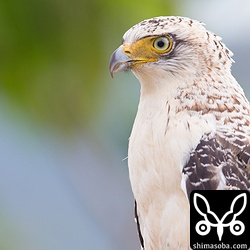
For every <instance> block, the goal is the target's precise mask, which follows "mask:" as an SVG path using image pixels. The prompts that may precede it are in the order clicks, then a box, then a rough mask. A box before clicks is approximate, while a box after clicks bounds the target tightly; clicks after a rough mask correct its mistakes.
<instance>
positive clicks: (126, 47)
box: [109, 16, 232, 82]
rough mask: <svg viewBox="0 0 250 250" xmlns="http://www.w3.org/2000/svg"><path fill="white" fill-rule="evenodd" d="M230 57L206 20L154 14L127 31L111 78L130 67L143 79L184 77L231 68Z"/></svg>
mask: <svg viewBox="0 0 250 250" xmlns="http://www.w3.org/2000/svg"><path fill="white" fill-rule="evenodd" d="M231 56H232V53H231V51H230V50H228V49H227V48H226V46H225V45H224V44H223V43H222V42H221V38H220V37H218V36H216V35H215V34H214V33H212V32H210V31H207V30H206V29H205V28H204V25H203V23H201V22H199V21H196V20H193V19H190V18H186V17H174V16H167V17H155V18H151V19H147V20H144V21H142V22H140V23H138V24H136V25H134V26H133V27H132V28H130V29H129V30H128V31H127V32H126V33H125V34H124V36H123V44H122V45H121V46H120V47H119V48H118V49H116V50H115V51H114V53H113V54H112V56H111V59H110V68H109V69H110V73H111V76H112V77H113V75H114V73H115V72H119V71H129V70H131V71H132V72H133V73H134V74H135V76H136V77H137V78H138V79H139V80H142V81H143V80H145V79H147V78H151V77H152V76H153V77H154V78H157V77H160V78H164V79H166V78H167V77H168V76H169V77H173V76H174V77H175V76H177V77H178V78H179V79H180V77H181V78H182V79H183V78H186V77H190V76H197V75H202V74H204V72H206V73H207V72H209V71H211V69H212V70H216V68H217V69H219V70H220V69H225V70H230V68H231V63H232V59H231ZM156 80H157V79H156ZM142 81H141V82H142Z"/></svg>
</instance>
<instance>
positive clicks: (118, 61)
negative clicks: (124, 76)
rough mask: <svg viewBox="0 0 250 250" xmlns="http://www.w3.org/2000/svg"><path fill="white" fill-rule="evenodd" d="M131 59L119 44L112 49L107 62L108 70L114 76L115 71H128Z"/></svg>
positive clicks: (131, 62)
mask: <svg viewBox="0 0 250 250" xmlns="http://www.w3.org/2000/svg"><path fill="white" fill-rule="evenodd" d="M133 62H134V61H133V59H132V58H130V57H129V56H128V55H126V54H125V53H124V51H123V49H122V47H121V46H120V47H119V48H118V49H116V50H115V51H114V53H113V54H112V56H111V58H110V62H109V72H110V74H111V76H112V77H114V73H115V72H120V71H128V70H129V69H130V68H131V66H132V64H133Z"/></svg>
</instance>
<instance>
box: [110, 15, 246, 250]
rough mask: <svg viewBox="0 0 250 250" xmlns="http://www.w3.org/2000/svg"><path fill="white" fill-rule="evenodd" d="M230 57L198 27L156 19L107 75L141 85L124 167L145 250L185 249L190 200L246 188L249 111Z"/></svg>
mask: <svg viewBox="0 0 250 250" xmlns="http://www.w3.org/2000/svg"><path fill="white" fill-rule="evenodd" d="M231 56H232V53H231V51H230V50H229V49H228V48H227V47H226V46H225V44H223V43H222V42H221V38H220V37H218V36H217V35H215V34H214V33H212V32H210V31H207V30H206V29H205V28H204V26H203V24H202V23H201V22H198V21H195V20H192V19H189V18H185V17H173V16H169V17H156V18H152V19H148V20H144V21H142V22H140V23H138V24H136V25H135V26H133V27H132V28H130V29H129V30H128V31H127V32H126V33H125V35H124V37H123V44H122V45H121V46H120V47H119V48H118V49H117V50H116V51H115V52H114V53H113V54H112V56H111V59H110V72H111V75H112V76H113V74H114V72H119V71H129V70H131V71H132V72H133V73H134V75H135V76H136V77H137V78H138V79H139V81H140V84H141V93H140V103H139V106H138V112H137V115H136V118H135V122H134V125H133V129H132V133H131V136H130V140H129V150H128V166H129V174H130V181H131V186H132V190H133V193H134V197H135V200H136V206H135V211H136V218H137V223H138V229H139V234H140V239H141V244H142V248H143V249H146V250H166V249H173V250H177V249H189V195H190V192H191V191H192V190H197V189H214V190H216V189H242V190H250V115H249V113H250V106H249V102H248V100H247V99H246V97H245V95H244V92H243V90H242V88H241V87H240V85H239V84H238V83H237V81H236V80H235V78H234V77H233V76H232V74H231V64H232V61H233V60H232V59H231Z"/></svg>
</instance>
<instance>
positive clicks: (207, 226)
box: [193, 193, 247, 241]
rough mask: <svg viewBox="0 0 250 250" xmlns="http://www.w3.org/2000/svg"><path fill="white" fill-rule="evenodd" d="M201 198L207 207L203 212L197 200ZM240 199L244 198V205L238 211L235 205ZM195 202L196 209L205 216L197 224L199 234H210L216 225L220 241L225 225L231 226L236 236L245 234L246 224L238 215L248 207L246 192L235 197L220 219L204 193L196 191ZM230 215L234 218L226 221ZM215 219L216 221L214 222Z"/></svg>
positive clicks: (231, 230)
mask: <svg viewBox="0 0 250 250" xmlns="http://www.w3.org/2000/svg"><path fill="white" fill-rule="evenodd" d="M199 199H200V201H203V204H205V207H206V211H205V212H203V211H202V210H201V208H199V206H198V203H197V201H198V200H199ZM240 199H243V205H242V207H241V208H240V209H239V210H238V211H236V210H237V209H236V207H235V204H236V203H238V202H239V201H240ZM193 203H194V207H195V209H196V211H197V212H198V213H199V214H200V215H201V216H202V217H203V218H204V219H203V220H200V221H199V222H197V223H196V226H195V230H196V232H197V233H198V234H199V235H202V236H204V235H207V234H209V232H210V230H211V227H215V228H217V235H218V238H219V241H221V239H222V235H223V233H224V228H225V227H229V229H230V232H231V233H232V234H233V235H236V236H238V235H241V234H243V232H244V231H245V225H244V224H243V222H242V221H240V220H237V216H239V215H240V214H241V213H242V212H243V211H244V209H245V208H246V205H247V195H246V193H242V194H239V195H238V196H236V197H235V198H234V199H233V201H232V203H231V206H230V210H229V211H227V212H226V213H225V214H224V215H223V216H222V218H221V219H219V218H218V216H217V215H216V214H215V213H214V212H213V211H211V209H210V205H209V203H208V201H207V199H206V198H205V197H204V196H203V195H201V194H199V193H195V194H194V198H193ZM238 205H239V204H238ZM238 207H239V206H238ZM203 210H204V209H203ZM229 215H230V216H231V217H232V220H231V221H230V222H228V223H224V222H225V220H226V218H227V217H228V216H229ZM209 218H210V219H211V218H212V219H213V222H211V220H209ZM215 221H216V223H214V222H215Z"/></svg>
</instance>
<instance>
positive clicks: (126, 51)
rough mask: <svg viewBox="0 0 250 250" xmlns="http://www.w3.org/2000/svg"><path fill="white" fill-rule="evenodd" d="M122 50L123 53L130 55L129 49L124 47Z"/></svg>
mask: <svg viewBox="0 0 250 250" xmlns="http://www.w3.org/2000/svg"><path fill="white" fill-rule="evenodd" d="M123 51H124V53H125V54H126V55H128V56H130V55H131V51H130V50H128V49H124V50H123Z"/></svg>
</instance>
